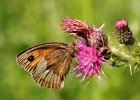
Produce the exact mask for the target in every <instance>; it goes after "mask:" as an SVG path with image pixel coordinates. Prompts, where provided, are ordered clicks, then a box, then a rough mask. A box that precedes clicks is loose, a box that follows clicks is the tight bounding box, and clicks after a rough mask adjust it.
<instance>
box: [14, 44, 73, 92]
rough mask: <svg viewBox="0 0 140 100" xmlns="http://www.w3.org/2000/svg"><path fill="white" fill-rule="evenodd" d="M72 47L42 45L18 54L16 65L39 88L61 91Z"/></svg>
mask: <svg viewBox="0 0 140 100" xmlns="http://www.w3.org/2000/svg"><path fill="white" fill-rule="evenodd" d="M73 57H74V47H73V45H72V44H65V43H58V42H52V43H44V44H39V45H36V46H33V47H31V48H28V49H26V50H24V51H23V52H21V53H19V54H18V55H17V57H16V61H17V63H18V64H19V65H20V66H21V67H22V68H23V69H25V70H26V71H27V72H29V73H30V74H31V75H32V77H33V79H34V80H35V82H37V83H39V84H40V85H41V86H44V87H47V88H52V89H55V90H56V89H62V88H63V87H64V79H65V78H66V75H67V74H68V72H69V69H70V66H71V63H72V58H73Z"/></svg>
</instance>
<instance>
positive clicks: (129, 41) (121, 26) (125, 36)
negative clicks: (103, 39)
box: [115, 19, 135, 45]
mask: <svg viewBox="0 0 140 100" xmlns="http://www.w3.org/2000/svg"><path fill="white" fill-rule="evenodd" d="M115 29H116V33H117V38H118V41H119V42H120V43H121V44H125V45H133V44H134V42H135V39H134V37H133V33H132V32H131V30H130V28H129V27H128V23H127V20H125V19H121V20H117V21H116V23H115Z"/></svg>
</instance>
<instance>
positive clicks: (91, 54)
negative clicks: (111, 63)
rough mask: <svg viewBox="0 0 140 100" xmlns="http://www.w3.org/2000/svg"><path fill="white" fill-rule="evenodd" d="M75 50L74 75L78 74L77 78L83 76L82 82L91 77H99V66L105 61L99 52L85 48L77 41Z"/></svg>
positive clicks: (92, 48) (91, 48)
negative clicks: (75, 65)
mask: <svg viewBox="0 0 140 100" xmlns="http://www.w3.org/2000/svg"><path fill="white" fill-rule="evenodd" d="M76 48H77V55H76V59H77V67H76V68H75V73H76V74H78V77H79V76H83V79H82V80H84V79H85V78H87V77H92V76H93V75H97V76H99V72H100V70H101V65H102V64H103V62H104V61H105V59H104V57H103V56H102V55H101V52H99V51H98V50H97V49H96V48H94V47H88V46H86V45H85V44H83V43H82V42H81V41H78V43H77V46H76Z"/></svg>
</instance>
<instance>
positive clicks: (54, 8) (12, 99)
mask: <svg viewBox="0 0 140 100" xmlns="http://www.w3.org/2000/svg"><path fill="white" fill-rule="evenodd" d="M139 4H140V1H139V0H0V100H139V99H140V90H139V89H140V72H138V73H135V74H134V75H132V76H131V75H130V72H129V68H126V70H124V71H123V72H122V69H123V68H114V69H110V68H106V67H104V71H105V73H106V74H107V76H108V79H105V78H103V79H102V81H98V79H97V77H93V78H92V79H91V80H90V84H89V85H88V86H87V87H86V83H79V80H75V79H73V78H72V74H69V75H68V76H67V78H66V80H65V87H64V89H62V90H51V89H47V88H42V87H40V86H38V85H37V84H36V83H34V82H33V80H32V79H31V77H30V74H28V73H27V72H26V71H24V70H23V69H21V68H20V67H19V65H17V63H16V60H15V58H16V55H17V54H18V53H19V52H20V51H22V50H24V49H25V48H28V47H30V46H33V45H35V44H39V43H44V42H52V41H57V42H65V43H69V42H71V41H72V37H71V36H70V35H69V34H67V33H64V32H63V31H62V30H61V28H60V24H61V22H60V21H61V19H62V18H65V17H69V18H76V19H79V20H82V21H87V22H88V23H89V24H90V25H96V26H97V27H99V26H100V25H101V24H102V23H104V22H105V23H106V29H105V30H104V32H106V33H112V35H111V42H112V43H113V44H115V43H116V44H117V41H116V38H115V34H114V33H113V32H114V22H115V20H116V19H120V18H125V19H127V20H128V22H129V26H130V27H131V30H132V31H133V33H134V35H135V37H136V38H137V39H140V35H139V33H140V6H139Z"/></svg>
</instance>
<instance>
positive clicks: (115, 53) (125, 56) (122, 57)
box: [110, 46, 139, 63]
mask: <svg viewBox="0 0 140 100" xmlns="http://www.w3.org/2000/svg"><path fill="white" fill-rule="evenodd" d="M110 50H111V53H112V56H115V57H117V58H119V59H120V60H123V61H125V62H128V63H137V62H138V61H139V57H134V56H133V55H130V54H128V53H126V52H125V51H121V50H119V49H118V48H115V47H113V46H111V47H110Z"/></svg>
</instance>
